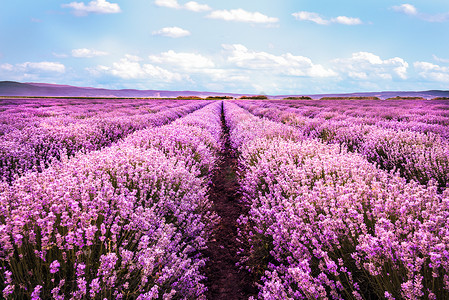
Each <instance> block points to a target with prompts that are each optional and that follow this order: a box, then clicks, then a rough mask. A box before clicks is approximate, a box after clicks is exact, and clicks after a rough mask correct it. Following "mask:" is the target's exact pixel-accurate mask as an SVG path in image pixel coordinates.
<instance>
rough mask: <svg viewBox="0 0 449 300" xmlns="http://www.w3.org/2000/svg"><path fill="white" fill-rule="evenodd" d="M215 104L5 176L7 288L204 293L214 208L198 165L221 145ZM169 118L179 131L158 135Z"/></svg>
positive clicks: (1, 241)
mask: <svg viewBox="0 0 449 300" xmlns="http://www.w3.org/2000/svg"><path fill="white" fill-rule="evenodd" d="M220 111H221V103H213V104H210V105H208V106H206V107H204V108H203V109H201V110H198V111H196V112H194V113H193V114H191V115H188V116H187V117H185V118H183V119H179V120H178V121H176V122H177V125H176V126H174V125H166V126H162V127H159V128H152V129H148V130H143V131H138V132H136V133H134V134H133V135H131V136H129V137H128V138H126V139H125V140H124V141H122V142H120V143H117V144H116V145H113V146H111V147H109V148H105V149H103V150H100V151H93V152H91V153H88V154H78V155H76V156H75V157H74V158H72V159H70V160H67V159H63V161H62V162H60V163H55V164H53V165H52V166H51V167H49V168H48V169H46V170H45V171H43V172H41V173H38V172H32V173H28V174H26V175H25V176H23V177H21V178H19V179H17V180H16V181H15V182H14V183H13V184H12V185H8V184H6V183H3V184H2V186H1V191H0V193H1V194H0V202H1V203H0V207H1V208H0V212H1V214H0V249H1V250H0V266H1V272H0V288H1V290H2V292H3V297H4V298H6V299H17V298H27V299H30V298H31V299H84V298H95V299H97V298H98V299H104V298H108V299H158V298H161V297H162V298H164V299H176V298H188V299H200V298H202V297H203V293H204V291H205V286H204V284H203V283H202V280H203V279H204V276H203V275H201V272H200V269H201V267H203V266H204V262H205V258H204V257H203V256H202V254H201V250H202V249H203V248H204V247H205V244H206V242H207V240H208V238H209V236H210V232H211V228H212V226H214V224H215V221H216V218H217V217H216V216H215V215H214V214H213V213H211V211H210V202H209V201H208V198H207V184H208V181H209V177H208V175H209V174H204V173H202V170H203V169H207V170H212V169H213V165H214V163H215V159H214V157H215V153H216V152H217V151H218V150H219V147H220V146H221V144H220V142H219V138H220V136H219V134H218V133H219V130H220V126H221V123H220ZM205 122H206V123H207V126H203V125H204V124H205ZM169 126H172V128H179V131H178V134H179V136H171V137H166V139H165V140H164V142H162V143H161V142H160V140H161V137H162V136H164V135H165V133H167V132H168V131H167V130H168V129H167V128H169ZM178 137H182V138H178ZM192 141H194V142H192ZM192 153H198V155H200V156H201V158H205V160H203V159H201V160H200V161H198V160H197V158H196V157H195V155H193V156H192V155H191V154H192ZM206 158H207V159H206Z"/></svg>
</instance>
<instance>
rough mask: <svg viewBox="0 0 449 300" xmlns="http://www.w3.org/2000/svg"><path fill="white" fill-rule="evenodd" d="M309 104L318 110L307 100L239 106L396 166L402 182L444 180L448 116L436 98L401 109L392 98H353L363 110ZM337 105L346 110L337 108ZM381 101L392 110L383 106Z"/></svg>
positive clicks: (448, 166)
mask: <svg viewBox="0 0 449 300" xmlns="http://www.w3.org/2000/svg"><path fill="white" fill-rule="evenodd" d="M312 102H313V103H314V104H316V105H317V106H318V108H316V107H314V106H310V105H311V104H310V101H309V106H307V105H304V107H300V108H298V109H296V108H291V107H289V106H287V105H286V103H285V102H274V103H271V102H264V103H263V106H264V107H260V106H258V105H256V104H254V103H251V102H242V103H239V105H240V106H242V107H245V108H247V109H249V110H250V111H251V112H252V113H254V114H256V115H258V116H263V117H266V118H269V119H271V120H274V121H277V122H282V123H285V124H289V125H294V126H296V127H297V128H298V129H299V130H300V131H301V132H302V133H303V134H304V135H307V136H309V137H312V138H319V139H320V140H322V141H324V142H326V143H335V144H340V145H342V146H344V147H347V148H348V150H350V151H356V152H359V153H361V154H364V155H365V157H366V158H367V159H368V160H369V161H370V162H375V163H377V164H378V165H379V167H381V168H383V169H386V170H397V171H398V172H399V173H400V174H401V175H402V176H403V177H405V178H406V179H408V180H412V179H413V180H416V181H418V182H420V183H421V184H427V183H428V182H429V181H436V182H437V183H438V185H439V187H440V188H441V189H443V188H446V187H447V185H448V184H449V142H448V137H449V127H448V124H449V114H448V113H447V111H446V110H442V109H441V105H442V104H440V102H441V101H437V104H438V105H437V104H435V103H433V102H429V103H425V104H426V105H428V106H429V107H427V108H426V107H422V106H424V105H421V106H419V105H418V104H419V103H418V104H414V105H413V103H415V102H411V103H410V102H406V103H405V105H406V106H407V105H408V107H407V108H404V107H403V106H400V107H396V106H398V103H397V102H388V101H387V102H388V104H385V102H381V101H376V102H374V103H373V102H371V101H359V102H358V103H357V104H360V105H361V106H363V107H364V108H365V110H364V112H365V113H364V114H361V113H360V112H359V113H357V110H360V108H358V107H352V106H354V101H346V102H344V101H343V102H338V101H336V102H337V103H335V102H334V101H330V102H327V103H326V104H325V103H324V102H322V101H321V102H320V101H318V102H314V101H312ZM287 103H288V102H287ZM400 104H401V105H404V104H403V103H402V102H400ZM431 104H433V106H432V105H431ZM338 105H342V106H343V109H345V108H347V109H348V110H344V111H338V110H339V109H341V108H339V109H337V106H338ZM349 105H352V106H350V107H349V108H348V106H349ZM385 105H390V106H392V108H389V109H388V110H386V108H384V106H385ZM416 106H418V107H416ZM444 107H446V108H449V106H444ZM382 109H383V110H382ZM354 115H355V116H356V117H354ZM361 116H362V117H361ZM425 122H427V123H425ZM432 128H433V129H432Z"/></svg>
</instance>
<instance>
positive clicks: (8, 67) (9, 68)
mask: <svg viewBox="0 0 449 300" xmlns="http://www.w3.org/2000/svg"><path fill="white" fill-rule="evenodd" d="M0 69H2V70H5V71H9V72H11V71H14V66H13V65H11V64H2V65H0Z"/></svg>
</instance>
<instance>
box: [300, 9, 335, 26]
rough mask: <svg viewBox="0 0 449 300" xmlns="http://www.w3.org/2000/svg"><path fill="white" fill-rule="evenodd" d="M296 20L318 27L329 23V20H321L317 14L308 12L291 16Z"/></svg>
mask: <svg viewBox="0 0 449 300" xmlns="http://www.w3.org/2000/svg"><path fill="white" fill-rule="evenodd" d="M292 15H293V16H294V17H295V18H296V19H297V20H300V21H311V22H314V23H317V24H320V25H327V24H329V23H330V21H329V20H325V19H323V18H322V17H321V16H320V15H319V14H317V13H314V12H309V11H299V12H296V13H293V14H292Z"/></svg>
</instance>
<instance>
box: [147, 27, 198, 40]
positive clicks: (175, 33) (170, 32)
mask: <svg viewBox="0 0 449 300" xmlns="http://www.w3.org/2000/svg"><path fill="white" fill-rule="evenodd" d="M153 35H162V36H167V37H171V38H180V37H184V36H188V35H190V32H189V31H188V30H185V29H182V28H180V27H165V28H162V29H160V30H157V31H153Z"/></svg>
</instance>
